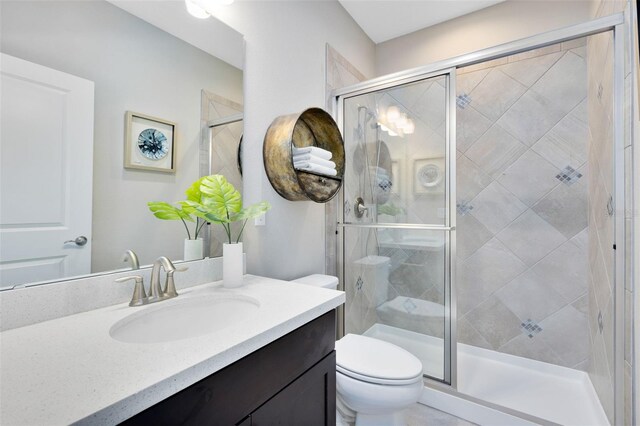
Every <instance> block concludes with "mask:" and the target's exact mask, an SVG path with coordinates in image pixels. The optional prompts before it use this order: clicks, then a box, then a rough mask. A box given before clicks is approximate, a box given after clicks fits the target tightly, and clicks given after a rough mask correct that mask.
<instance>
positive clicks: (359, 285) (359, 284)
mask: <svg viewBox="0 0 640 426" xmlns="http://www.w3.org/2000/svg"><path fill="white" fill-rule="evenodd" d="M362 284H364V281H362V277H358V280H357V281H356V290H358V291H360V290H362Z"/></svg>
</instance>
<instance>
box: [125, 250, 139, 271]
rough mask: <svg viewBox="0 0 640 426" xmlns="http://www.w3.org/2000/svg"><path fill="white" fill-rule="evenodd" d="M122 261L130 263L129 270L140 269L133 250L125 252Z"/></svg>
mask: <svg viewBox="0 0 640 426" xmlns="http://www.w3.org/2000/svg"><path fill="white" fill-rule="evenodd" d="M122 261H123V262H127V261H131V269H140V261H139V260H138V256H137V255H136V253H135V252H134V251H133V250H127V251H125V252H124V256H123V258H122Z"/></svg>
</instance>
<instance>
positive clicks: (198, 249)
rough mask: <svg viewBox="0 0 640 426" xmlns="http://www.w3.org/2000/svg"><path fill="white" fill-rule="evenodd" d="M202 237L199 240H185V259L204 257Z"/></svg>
mask: <svg viewBox="0 0 640 426" xmlns="http://www.w3.org/2000/svg"><path fill="white" fill-rule="evenodd" d="M202 248H203V243H202V238H198V239H197V240H189V239H186V238H185V240H184V258H183V260H199V259H202V258H203V256H202Z"/></svg>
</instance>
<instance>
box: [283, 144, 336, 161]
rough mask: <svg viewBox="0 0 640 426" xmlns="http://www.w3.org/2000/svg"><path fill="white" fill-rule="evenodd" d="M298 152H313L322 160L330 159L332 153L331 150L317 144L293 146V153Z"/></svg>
mask: <svg viewBox="0 0 640 426" xmlns="http://www.w3.org/2000/svg"><path fill="white" fill-rule="evenodd" d="M300 154H313V155H315V156H316V157H320V158H322V159H323V160H331V157H332V155H333V154H332V153H331V151H327V150H326V149H322V148H318V147H317V146H305V147H302V148H296V147H295V146H294V147H293V155H300Z"/></svg>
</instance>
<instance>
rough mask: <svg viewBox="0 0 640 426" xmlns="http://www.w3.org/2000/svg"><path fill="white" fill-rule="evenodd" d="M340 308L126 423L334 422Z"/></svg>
mask: <svg viewBox="0 0 640 426" xmlns="http://www.w3.org/2000/svg"><path fill="white" fill-rule="evenodd" d="M335 321H336V320H335V311H331V312H328V313H326V314H324V315H323V316H321V317H319V318H316V319H315V320H313V321H311V322H309V323H307V324H305V325H303V326H302V327H300V328H298V329H296V330H294V331H292V332H291V333H289V334H287V335H285V336H283V337H281V338H280V339H278V340H276V341H274V342H272V343H270V344H269V345H267V346H264V347H262V348H260V349H258V350H257V351H255V352H253V353H251V354H249V355H247V356H246V357H244V358H242V359H240V360H238V361H236V362H235V363H233V364H231V365H229V366H227V367H225V368H224V369H222V370H220V371H218V372H216V373H214V374H212V375H211V376H209V377H206V378H204V379H203V380H201V381H199V382H198V383H195V384H193V385H192V386H190V387H188V388H186V389H184V390H182V391H180V392H178V393H176V394H175V395H172V396H171V397H169V398H167V399H165V400H164V401H161V402H159V403H158V404H156V405H154V406H152V407H150V408H148V409H146V410H145V411H143V412H141V413H139V414H137V415H136V416H134V417H132V418H130V419H129V420H127V421H125V422H123V424H125V425H150V424H153V425H226V426H229V425H242V426H256V425H257V426H265V425H302V424H303V425H305V426H306V425H310V426H313V425H332V426H333V425H335V411H336V407H335V404H336V401H335V393H336V383H335V380H336V376H335V352H334V347H335Z"/></svg>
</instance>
